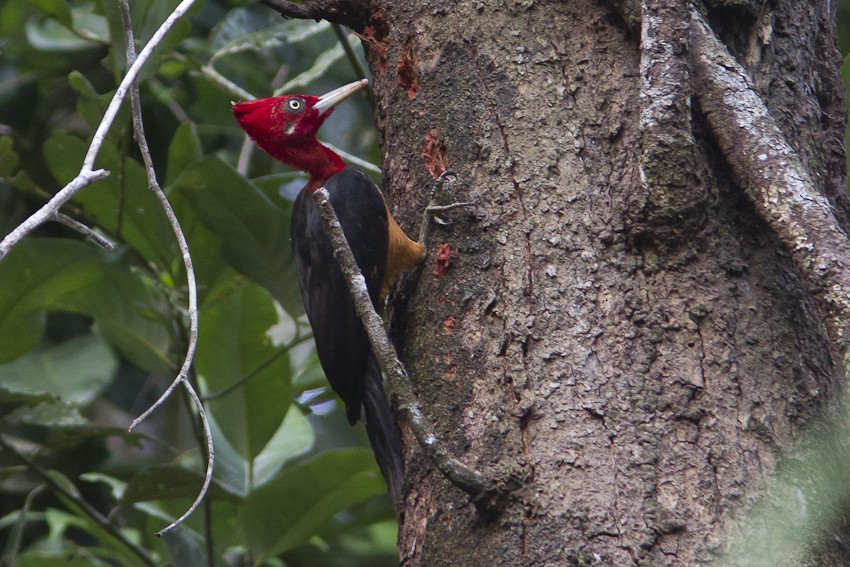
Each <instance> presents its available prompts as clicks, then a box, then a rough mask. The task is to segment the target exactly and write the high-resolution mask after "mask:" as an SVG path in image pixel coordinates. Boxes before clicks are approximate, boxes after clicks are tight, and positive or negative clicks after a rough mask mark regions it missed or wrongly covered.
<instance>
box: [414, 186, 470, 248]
mask: <svg viewBox="0 0 850 567" xmlns="http://www.w3.org/2000/svg"><path fill="white" fill-rule="evenodd" d="M455 181H457V174H456V173H455V172H453V171H444V172H443V173H442V175H440V177H438V178H437V180H436V181H435V182H434V186H433V187H432V188H431V194H430V195H429V199H428V206H427V207H425V214H424V215H423V217H422V225H421V227H420V230H419V242H422V243H424V244H425V245H426V246H427V240H428V235H429V234H430V232H431V225H432V224H439V225H440V226H448V225H450V224H451V223H450V222H449V221H447V220H445V219H443V218H442V217H440V216H438V215H439V213H446V212H448V211H452V210H454V209H460V208H463V207H471V206H473V205H475V203H472V202H460V203H451V204H448V205H438V204H437V203H438V202H439V201H440V200H441V197H442V196H443V195H444V194H445V192H446V191H445V189H447V188H448V187H450V186H451V185H453V184H454V183H455Z"/></svg>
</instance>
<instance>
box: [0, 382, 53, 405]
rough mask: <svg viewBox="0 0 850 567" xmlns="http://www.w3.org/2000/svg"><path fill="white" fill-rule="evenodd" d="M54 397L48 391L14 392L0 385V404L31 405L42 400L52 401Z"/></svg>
mask: <svg viewBox="0 0 850 567" xmlns="http://www.w3.org/2000/svg"><path fill="white" fill-rule="evenodd" d="M54 399H56V398H55V397H54V396H53V395H52V394H48V393H38V394H30V393H27V392H16V391H14V390H10V389H8V388H6V387H5V386H0V404H10V405H26V406H30V407H33V406H37V405H38V404H40V403H42V402H50V401H53V400H54Z"/></svg>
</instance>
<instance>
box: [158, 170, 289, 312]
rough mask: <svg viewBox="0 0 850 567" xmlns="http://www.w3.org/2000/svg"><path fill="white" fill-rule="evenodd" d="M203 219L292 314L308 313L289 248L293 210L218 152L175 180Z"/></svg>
mask: <svg viewBox="0 0 850 567" xmlns="http://www.w3.org/2000/svg"><path fill="white" fill-rule="evenodd" d="M175 189H176V190H178V191H180V192H181V193H182V194H183V195H184V196H185V197H186V198H187V199H188V200H189V202H190V203H191V205H192V208H193V210H194V212H195V214H196V215H197V216H198V218H200V219H201V222H203V223H204V225H205V226H206V227H207V228H208V229H209V230H210V231H211V232H212V233H213V234H215V235H216V236H218V237H219V238H220V239H221V243H222V253H223V255H224V259H225V260H226V261H227V263H228V264H230V265H231V266H232V267H233V268H235V269H236V270H238V271H239V272H241V273H243V274H245V275H246V276H248V277H249V278H251V279H253V280H254V281H255V282H257V283H259V284H260V285H262V286H263V287H265V288H266V289H267V290H268V291H269V293H271V294H272V296H274V298H275V299H277V300H278V301H279V302H280V304H281V305H282V306H283V308H284V309H286V311H287V312H288V313H290V314H293V315H297V314H299V313H300V312H303V307H302V306H301V295H300V293H299V291H298V285H297V284H296V283H295V282H296V279H295V263H294V262H293V260H292V252H291V250H290V247H289V214H288V211H285V210H283V209H281V208H279V207H276V206H275V205H274V204H273V203H272V202H271V201H269V199H268V198H266V197H265V196H264V195H263V194H262V193H261V192H260V191H259V190H258V189H257V188H256V187H255V186H254V185H253V184H252V183H251V182H250V181H249V180H247V179H245V178H244V177H242V176H241V175H239V173H238V172H237V171H236V170H235V169H233V167H231V166H230V165H229V164H227V163H225V162H223V161H222V160H221V159H219V158H218V157H217V156H207V157H205V158H203V159H202V160H200V161H197V162H195V163H193V164H192V165H190V166H189V167H187V168H186V169H185V170H184V171H183V173H182V175H180V177H179V178H178V179H177V181H176V182H175Z"/></svg>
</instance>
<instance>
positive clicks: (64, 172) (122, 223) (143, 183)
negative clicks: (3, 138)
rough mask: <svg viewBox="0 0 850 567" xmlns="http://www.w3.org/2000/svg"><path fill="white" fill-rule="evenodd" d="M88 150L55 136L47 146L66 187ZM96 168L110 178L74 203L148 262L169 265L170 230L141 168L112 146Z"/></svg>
mask: <svg viewBox="0 0 850 567" xmlns="http://www.w3.org/2000/svg"><path fill="white" fill-rule="evenodd" d="M87 149H88V145H87V144H86V143H85V142H84V141H83V140H81V139H80V138H77V137H75V136H71V135H69V134H63V133H57V134H54V135H53V136H52V137H51V138H50V139H49V140H47V142H46V143H45V144H44V156H45V158H46V159H47V163H48V166H49V167H50V171H51V173H52V174H53V176H54V177H55V178H56V179H57V180H59V182H60V183H64V182H66V181H67V180H69V179H72V178H73V177H74V176H75V175H76V174H77V168H78V167H79V164H80V163H82V161H83V157H84V156H85V154H86V151H87ZM95 165H96V167H101V168H104V169H107V170H109V171H110V172H111V173H112V174H111V175H110V176H109V177H107V178H106V179H103V180H101V181H97V182H95V183H93V184H92V185H91V186H89V187H87V188H86V189H84V190H83V191H81V192H80V193H79V194H77V196H76V197H75V198H74V200H75V201H76V202H77V203H79V204H81V205H82V206H83V209H84V210H85V212H86V213H87V214H88V215H90V216H91V217H93V218H94V219H95V220H96V221H98V222H99V223H100V224H101V225H102V226H103V227H105V228H106V229H108V230H109V231H110V232H118V233H119V234H120V236H121V238H123V239H124V240H125V241H126V242H127V243H129V244H130V245H131V246H133V248H135V249H136V250H137V251H138V252H139V253H140V254H141V255H142V256H144V257H145V258H146V259H148V260H150V261H152V262H155V263H157V264H158V265H159V266H161V267H168V266H170V265H171V259H172V258H173V257H174V254H175V242H174V238H173V235H172V232H171V227H170V225H169V224H168V221H167V219H166V217H165V213H163V212H162V210H161V209H160V206H159V202H158V201H157V200H156V197H154V195H153V193H152V192H151V191H150V190H149V189H148V182H147V176H146V175H145V171H144V168H143V167H142V165H141V164H140V163H139V162H137V161H136V160H134V159H132V158H129V157H125V158H122V157H121V156H120V155H119V153H118V151H117V150H116V149H115V147H114V146H112V145H111V144H109V143H106V144H104V145H103V148H102V150H101V152H100V156H99V158H98V160H97V162H96V164H95ZM120 172H123V176H122V175H119V173H120Z"/></svg>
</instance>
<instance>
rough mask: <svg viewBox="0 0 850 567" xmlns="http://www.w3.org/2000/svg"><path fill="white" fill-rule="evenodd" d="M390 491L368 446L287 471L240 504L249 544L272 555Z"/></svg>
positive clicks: (323, 455)
mask: <svg viewBox="0 0 850 567" xmlns="http://www.w3.org/2000/svg"><path fill="white" fill-rule="evenodd" d="M385 491H386V487H385V485H384V482H383V479H382V478H381V475H380V473H379V472H378V469H377V466H376V465H375V461H374V457H373V456H372V453H371V451H369V450H368V449H337V450H333V451H327V452H325V453H321V454H319V455H317V456H316V457H314V458H312V459H310V460H308V461H306V462H304V463H302V464H300V465H298V466H295V467H293V468H291V469H289V470H287V471H284V472H283V473H282V474H281V475H279V476H278V477H277V478H276V479H274V480H273V481H271V482H269V483H268V484H265V485H263V486H262V487H260V488H258V489H256V490H255V491H254V492H252V493H251V494H250V495H249V496H248V498H246V499H245V503H244V505H243V506H242V507H241V508H240V513H239V522H240V525H241V527H242V530H243V534H244V537H245V543H246V545H247V546H248V548H249V549H250V550H251V551H252V553H253V554H254V555H255V556H256V558H258V559H259V558H266V557H269V556H272V555H276V554H278V553H280V552H283V551H286V550H288V549H292V548H294V547H296V546H298V545H301V544H303V543H304V542H306V541H307V540H308V539H309V537H310V536H311V535H312V534H313V533H315V532H316V531H317V530H319V529H321V528H322V527H323V526H324V525H325V524H326V523H327V522H328V521H329V520H330V519H331V518H333V516H334V515H335V514H337V513H339V512H340V511H342V510H344V509H345V508H347V507H349V506H352V505H354V504H356V503H358V502H363V501H364V500H366V499H368V498H370V497H372V496H374V495H376V494H382V493H384V492H385Z"/></svg>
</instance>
